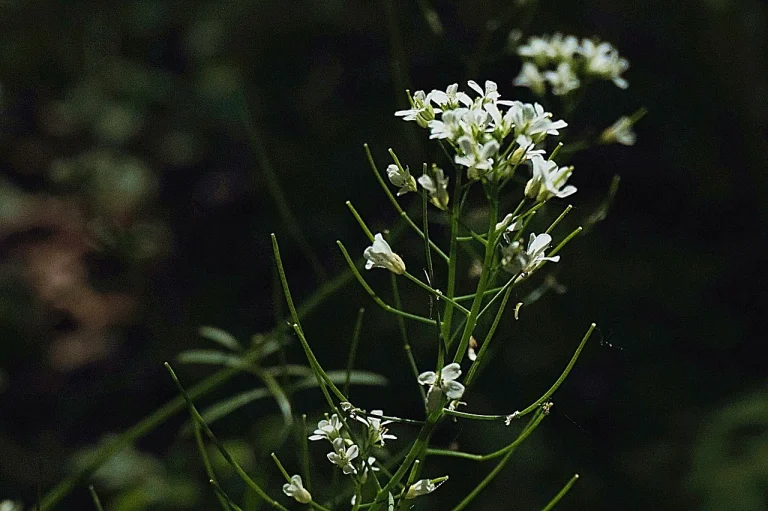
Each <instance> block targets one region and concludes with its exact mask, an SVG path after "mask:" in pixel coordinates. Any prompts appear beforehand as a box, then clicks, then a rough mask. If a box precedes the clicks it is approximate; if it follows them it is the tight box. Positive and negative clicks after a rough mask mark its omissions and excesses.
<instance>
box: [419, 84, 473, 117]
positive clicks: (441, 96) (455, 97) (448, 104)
mask: <svg viewBox="0 0 768 511" xmlns="http://www.w3.org/2000/svg"><path fill="white" fill-rule="evenodd" d="M427 97H428V98H429V99H431V100H432V102H433V103H435V104H436V105H438V106H440V107H441V108H442V109H443V110H445V109H453V108H458V106H459V104H462V105H464V106H465V107H468V106H470V105H472V99H470V97H469V96H468V95H467V94H466V93H464V92H460V91H459V84H458V83H454V84H452V85H449V86H448V88H447V89H445V92H443V91H440V90H433V91H432V92H430V93H429V95H428V96H427ZM443 115H445V114H443Z"/></svg>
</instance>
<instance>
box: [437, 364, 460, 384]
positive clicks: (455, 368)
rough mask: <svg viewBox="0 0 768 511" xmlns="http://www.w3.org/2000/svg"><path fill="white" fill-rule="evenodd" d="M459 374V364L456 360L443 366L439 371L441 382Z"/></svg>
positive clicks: (450, 379) (453, 378)
mask: <svg viewBox="0 0 768 511" xmlns="http://www.w3.org/2000/svg"><path fill="white" fill-rule="evenodd" d="M459 376H461V366H460V365H459V364H457V363H456V362H453V363H451V364H448V365H447V366H445V367H443V370H442V371H440V377H441V379H442V380H443V382H449V381H453V380H455V379H456V378H458V377H459Z"/></svg>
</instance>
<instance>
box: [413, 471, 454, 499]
mask: <svg viewBox="0 0 768 511" xmlns="http://www.w3.org/2000/svg"><path fill="white" fill-rule="evenodd" d="M440 479H442V480H437V481H438V483H437V484H435V483H434V482H432V481H430V480H429V479H421V480H420V481H416V482H415V483H414V484H412V485H411V486H410V487H409V488H408V491H407V492H406V493H405V498H406V499H409V500H410V499H415V498H416V497H421V496H422V495H428V494H430V493H432V492H433V491H435V490H436V489H438V488H439V487H440V485H441V484H443V483H444V482H445V481H447V480H448V476H445V477H444V478H440Z"/></svg>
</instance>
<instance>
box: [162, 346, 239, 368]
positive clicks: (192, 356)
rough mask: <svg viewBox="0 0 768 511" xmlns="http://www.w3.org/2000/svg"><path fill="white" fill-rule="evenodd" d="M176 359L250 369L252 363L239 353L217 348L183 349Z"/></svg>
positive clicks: (189, 362)
mask: <svg viewBox="0 0 768 511" xmlns="http://www.w3.org/2000/svg"><path fill="white" fill-rule="evenodd" d="M176 360H178V361H179V362H181V363H182V364H206V365H221V366H226V367H232V368H235V369H242V370H244V371H250V370H251V369H252V367H251V365H250V364H249V363H248V362H246V361H245V360H243V359H242V358H240V357H239V356H238V355H231V354H229V353H224V352H223V351H216V350H188V351H182V352H181V353H179V354H178V356H177V357H176Z"/></svg>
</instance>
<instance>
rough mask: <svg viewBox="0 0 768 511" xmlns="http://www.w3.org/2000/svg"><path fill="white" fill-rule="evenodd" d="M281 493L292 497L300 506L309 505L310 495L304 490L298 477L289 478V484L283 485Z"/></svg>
mask: <svg viewBox="0 0 768 511" xmlns="http://www.w3.org/2000/svg"><path fill="white" fill-rule="evenodd" d="M283 493H285V494H286V495H288V496H289V497H293V498H294V499H296V502H299V503H301V504H309V502H310V501H311V500H312V495H311V494H310V493H309V492H308V491H307V489H306V488H304V483H302V482H301V476H300V475H295V476H291V482H290V483H285V484H284V485H283Z"/></svg>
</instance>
